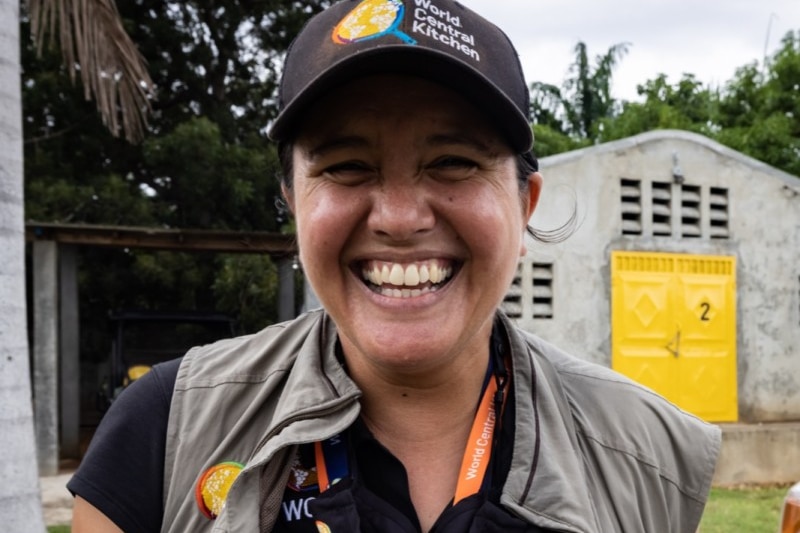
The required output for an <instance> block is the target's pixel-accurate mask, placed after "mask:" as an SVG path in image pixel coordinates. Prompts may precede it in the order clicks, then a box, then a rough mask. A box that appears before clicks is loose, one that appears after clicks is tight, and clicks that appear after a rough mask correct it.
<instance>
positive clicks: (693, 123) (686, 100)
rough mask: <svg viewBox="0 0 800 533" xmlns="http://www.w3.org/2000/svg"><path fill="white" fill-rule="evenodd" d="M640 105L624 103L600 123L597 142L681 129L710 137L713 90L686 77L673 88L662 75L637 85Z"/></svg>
mask: <svg viewBox="0 0 800 533" xmlns="http://www.w3.org/2000/svg"><path fill="white" fill-rule="evenodd" d="M637 89H638V91H637V92H638V93H639V95H640V96H641V97H643V101H641V102H623V103H622V110H621V111H620V113H619V114H618V115H616V116H615V117H611V118H604V119H603V120H602V124H603V127H602V128H601V133H600V135H599V140H601V141H603V142H605V141H611V140H614V139H622V138H624V137H630V136H631V135H636V134H638V133H642V132H645V131H650V130H655V129H683V130H690V131H694V132H696V133H701V134H704V135H709V136H711V135H713V132H714V128H715V125H714V120H715V117H716V113H717V107H718V105H717V98H718V95H717V93H716V92H715V91H712V90H711V89H709V88H706V87H704V86H703V85H702V84H701V83H700V82H699V81H698V80H697V79H696V78H695V77H694V76H693V75H691V74H686V75H684V77H683V78H682V79H681V80H680V81H679V82H678V83H677V84H675V85H670V84H669V83H668V82H667V77H666V75H664V74H660V75H658V76H657V77H656V78H655V79H653V80H650V81H647V82H645V83H644V84H642V85H639V86H638V88H637Z"/></svg>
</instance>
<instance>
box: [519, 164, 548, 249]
mask: <svg viewBox="0 0 800 533" xmlns="http://www.w3.org/2000/svg"><path fill="white" fill-rule="evenodd" d="M542 182H543V179H542V175H541V174H539V173H538V172H532V173H530V174H529V175H528V198H527V205H526V206H525V211H524V212H523V222H524V225H523V228H522V233H523V236H524V234H525V226H527V224H528V223H529V222H530V220H531V216H533V212H534V211H535V210H536V205H537V204H538V203H539V193H541V192H542ZM527 253H528V249H527V247H526V246H525V239H524V237H523V239H521V241H520V246H519V255H520V257H524V256H525V254H527Z"/></svg>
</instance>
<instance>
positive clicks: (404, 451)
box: [348, 339, 489, 531]
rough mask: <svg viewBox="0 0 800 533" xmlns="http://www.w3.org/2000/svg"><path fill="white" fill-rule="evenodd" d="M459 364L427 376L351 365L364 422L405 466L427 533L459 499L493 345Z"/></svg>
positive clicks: (355, 364) (413, 496)
mask: <svg viewBox="0 0 800 533" xmlns="http://www.w3.org/2000/svg"><path fill="white" fill-rule="evenodd" d="M482 347H483V349H482V350H481V351H476V352H475V353H473V354H471V355H470V354H461V357H459V358H457V359H456V360H455V361H456V362H457V364H451V365H447V368H441V369H433V370H432V369H426V371H425V372H424V373H419V374H416V375H415V374H410V373H401V374H397V373H387V372H381V371H380V370H381V369H379V368H375V367H374V366H370V365H369V364H363V365H359V364H358V360H356V361H354V362H353V363H354V364H353V363H350V362H348V368H349V371H350V375H351V377H352V378H353V380H354V381H355V382H356V383H357V384H358V385H359V386H360V387H361V389H362V393H363V397H362V402H361V403H362V418H363V419H364V421H365V423H366V424H367V426H368V427H369V428H370V430H371V431H372V433H373V435H375V438H377V439H378V440H379V441H380V442H381V443H382V444H383V445H384V446H385V447H386V448H387V449H388V450H389V451H391V452H392V454H394V456H395V457H397V458H398V459H399V460H400V461H401V462H402V463H403V465H404V466H405V469H406V474H407V475H408V483H409V491H410V495H411V500H412V503H413V504H414V508H415V510H416V511H417V516H418V518H419V521H420V525H421V527H422V531H429V530H430V529H431V527H432V526H433V524H434V522H435V521H436V518H437V517H438V516H439V515H440V514H441V512H442V510H443V509H444V508H445V507H446V506H447V504H448V502H449V501H450V500H451V499H452V497H453V495H454V494H455V490H456V485H457V481H458V472H459V469H460V466H461V460H462V457H463V455H464V450H465V448H466V445H467V440H468V438H469V434H470V430H471V429H472V424H473V422H474V420H475V413H476V409H477V406H478V402H479V401H480V396H481V390H482V388H483V381H484V378H485V375H486V367H487V365H488V363H489V342H488V339H486V342H483V343H482Z"/></svg>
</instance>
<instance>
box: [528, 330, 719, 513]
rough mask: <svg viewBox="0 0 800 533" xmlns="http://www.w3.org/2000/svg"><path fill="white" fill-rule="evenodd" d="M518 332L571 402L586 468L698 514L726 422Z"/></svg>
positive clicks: (540, 376)
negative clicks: (720, 423)
mask: <svg viewBox="0 0 800 533" xmlns="http://www.w3.org/2000/svg"><path fill="white" fill-rule="evenodd" d="M520 334H521V335H522V336H523V337H524V339H525V342H526V344H527V346H528V347H529V351H530V353H531V354H532V356H533V357H534V358H535V359H538V361H539V364H538V365H536V366H537V370H540V372H538V373H537V380H548V381H549V382H550V383H549V385H550V386H551V389H554V390H558V391H559V394H560V395H561V396H562V397H563V400H564V401H565V403H566V405H567V410H568V413H569V417H570V419H571V423H572V425H573V426H574V432H575V433H576V437H577V440H578V442H579V447H580V448H581V454H582V455H583V457H584V463H585V465H586V468H587V470H588V471H590V472H592V474H593V475H594V476H596V477H597V478H600V479H605V480H606V482H607V483H608V482H611V485H612V486H614V485H615V484H617V483H621V484H627V485H631V484H633V486H636V487H638V490H640V491H644V493H645V496H644V497H645V498H648V497H649V498H650V499H651V500H652V501H654V502H655V501H661V502H670V505H680V506H681V507H682V508H683V509H689V511H687V512H688V515H689V516H693V517H695V518H696V519H697V520H699V515H700V513H701V512H702V508H703V505H704V503H705V501H706V498H707V496H708V491H709V489H710V486H711V479H712V477H713V473H714V468H715V465H716V461H717V456H718V454H719V449H720V444H721V431H720V429H719V428H718V427H717V426H715V425H712V424H709V423H707V422H705V421H703V420H700V419H699V418H697V417H695V416H694V415H692V414H690V413H687V412H685V411H683V410H681V409H680V408H678V407H677V406H675V405H674V404H672V403H670V402H669V401H667V400H666V399H664V398H663V397H662V396H660V395H658V394H656V393H655V392H653V391H651V390H650V389H648V388H646V387H644V386H642V385H640V384H638V383H636V382H634V381H632V380H631V379H629V378H627V377H625V376H623V375H621V374H619V373H617V372H615V371H613V370H611V369H609V368H606V367H603V366H600V365H597V364H594V363H590V362H588V361H585V360H582V359H579V358H577V357H574V356H572V355H570V354H567V353H565V352H563V351H561V350H560V349H558V348H556V347H555V346H553V345H551V344H549V343H547V342H545V341H543V340H542V339H540V338H538V337H536V336H534V335H531V334H529V333H526V332H520ZM553 381H556V382H557V383H555V384H553V383H552V382H553ZM620 486H622V485H620ZM609 498H610V499H611V500H614V499H615V498H618V497H617V496H614V495H609ZM678 501H681V502H683V503H682V504H678V503H677V502H678Z"/></svg>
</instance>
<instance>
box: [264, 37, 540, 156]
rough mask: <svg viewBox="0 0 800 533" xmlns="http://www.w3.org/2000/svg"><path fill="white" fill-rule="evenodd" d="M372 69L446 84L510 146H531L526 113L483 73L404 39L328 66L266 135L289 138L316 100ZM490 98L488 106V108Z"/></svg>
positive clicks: (518, 149)
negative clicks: (470, 105)
mask: <svg viewBox="0 0 800 533" xmlns="http://www.w3.org/2000/svg"><path fill="white" fill-rule="evenodd" d="M375 74H401V75H409V76H417V77H420V78H424V79H427V80H430V81H433V82H436V83H440V84H441V85H444V86H446V87H449V88H450V89H452V90H454V91H456V92H458V93H459V94H461V95H463V96H464V97H465V98H466V99H467V100H469V101H470V102H472V103H473V104H474V105H475V107H477V108H478V109H480V110H482V111H483V112H484V113H485V115H486V117H487V118H488V119H489V120H490V121H492V122H493V123H494V125H495V126H496V127H497V129H498V131H500V132H501V133H502V134H503V135H504V136H505V138H506V140H507V142H508V143H509V145H510V146H511V148H512V149H513V150H515V151H516V152H517V153H525V152H527V151H528V150H530V149H531V145H532V144H533V134H532V132H531V128H530V124H529V122H528V117H526V116H524V115H523V114H522V113H521V112H520V110H519V108H518V107H517V106H516V105H515V104H514V103H513V102H512V101H511V100H510V99H509V98H508V97H507V96H506V95H505V94H504V93H503V92H502V91H500V90H499V89H498V88H497V87H495V85H494V84H493V83H492V82H491V81H489V80H488V79H487V78H486V77H484V76H483V74H481V73H480V72H478V71H476V70H475V69H473V68H472V67H471V66H469V65H468V64H467V63H464V62H461V61H459V60H457V59H455V58H453V56H452V55H448V54H444V53H442V52H439V51H436V50H432V49H429V48H422V47H414V46H406V45H396V46H395V45H388V46H381V47H378V48H373V49H369V50H364V51H362V52H359V53H357V54H353V55H351V56H348V57H347V58H345V59H343V60H342V61H340V62H338V63H337V64H335V65H333V66H331V67H329V68H328V69H326V70H325V71H324V72H323V73H322V74H321V75H319V76H317V77H316V78H314V79H313V80H311V82H309V83H308V84H307V85H306V86H305V87H304V88H303V89H302V90H300V92H298V93H297V94H296V95H295V96H294V98H293V99H292V101H291V102H290V103H288V104H287V105H286V107H285V108H284V109H283V110H282V112H281V113H280V114H279V115H278V117H277V118H276V119H275V121H274V122H273V124H272V126H271V128H270V130H269V137H270V138H271V139H272V140H275V141H285V140H287V139H291V138H292V137H294V136H295V134H296V131H295V130H296V128H297V127H298V126H299V124H300V123H301V122H302V120H303V115H304V114H305V113H306V112H307V111H308V109H309V107H310V106H311V105H312V104H313V103H314V102H315V101H316V100H318V99H319V98H320V97H322V96H323V95H325V94H326V93H328V92H329V91H331V90H333V89H335V88H337V87H339V86H341V85H343V84H345V83H347V82H350V81H353V80H356V79H358V78H362V77H365V76H370V75H375ZM488 103H491V108H487V107H488Z"/></svg>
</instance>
